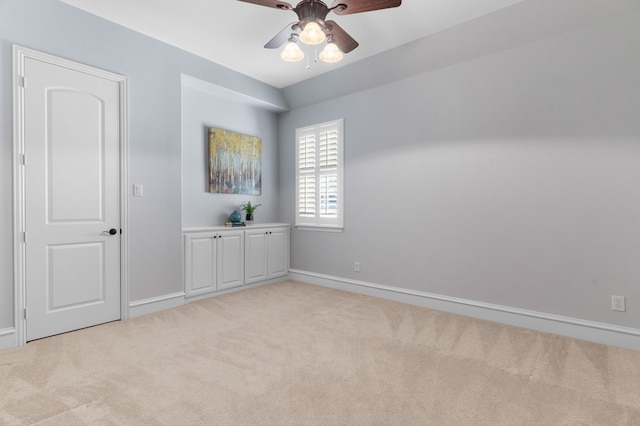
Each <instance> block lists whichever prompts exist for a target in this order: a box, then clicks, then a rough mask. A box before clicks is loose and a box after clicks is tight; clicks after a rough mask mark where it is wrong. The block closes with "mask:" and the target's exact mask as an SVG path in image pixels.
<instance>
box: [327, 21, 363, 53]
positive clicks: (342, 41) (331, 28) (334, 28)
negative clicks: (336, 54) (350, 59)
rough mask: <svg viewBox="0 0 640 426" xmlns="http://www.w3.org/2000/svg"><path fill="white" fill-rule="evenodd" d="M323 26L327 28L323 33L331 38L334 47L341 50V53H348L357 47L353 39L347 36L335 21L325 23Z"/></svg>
mask: <svg viewBox="0 0 640 426" xmlns="http://www.w3.org/2000/svg"><path fill="white" fill-rule="evenodd" d="M324 24H325V25H326V26H327V30H325V33H326V34H327V35H329V34H331V35H332V36H333V41H334V42H335V43H336V46H338V47H339V48H340V50H342V52H344V53H349V52H351V51H352V50H353V49H355V48H356V47H358V46H359V44H358V42H357V41H355V40H354V39H353V37H351V36H350V35H349V34H347V32H346V31H345V30H343V29H342V27H341V26H340V25H338V24H336V21H325V23H324Z"/></svg>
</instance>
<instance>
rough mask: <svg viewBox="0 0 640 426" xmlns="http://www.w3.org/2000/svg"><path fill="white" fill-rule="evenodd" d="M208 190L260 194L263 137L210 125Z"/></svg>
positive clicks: (225, 192) (224, 192) (221, 192)
mask: <svg viewBox="0 0 640 426" xmlns="http://www.w3.org/2000/svg"><path fill="white" fill-rule="evenodd" d="M209 192H215V193H219V194H248V195H261V194H262V139H260V138H258V137H256V136H247V135H243V134H241V133H236V132H231V131H228V130H223V129H217V128H214V127H212V128H210V129H209Z"/></svg>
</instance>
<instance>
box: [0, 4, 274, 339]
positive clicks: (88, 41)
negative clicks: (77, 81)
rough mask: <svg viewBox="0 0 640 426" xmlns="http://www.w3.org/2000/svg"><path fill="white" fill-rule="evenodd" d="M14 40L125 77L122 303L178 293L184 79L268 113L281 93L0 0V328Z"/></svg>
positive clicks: (130, 38) (132, 37)
mask: <svg viewBox="0 0 640 426" xmlns="http://www.w3.org/2000/svg"><path fill="white" fill-rule="evenodd" d="M221 42H222V41H221ZM13 44H19V45H22V46H25V47H30V48H33V49H37V50H41V51H43V52H46V53H50V54H54V55H57V56H60V57H63V58H67V59H71V60H75V61H78V62H81V63H85V64H88V65H92V66H95V67H98V68H102V69H106V70H109V71H112V72H116V73H119V74H122V75H124V76H126V77H128V79H129V182H130V183H131V184H133V183H142V184H144V189H145V192H144V197H142V198H133V197H131V198H130V199H129V229H128V230H125V232H129V255H130V264H129V281H130V295H129V299H130V301H137V300H143V299H146V298H152V297H156V296H162V295H165V294H171V293H174V292H178V291H182V290H183V277H182V242H181V241H182V239H181V229H182V216H181V210H182V209H181V190H182V183H181V160H180V155H181V136H182V135H181V91H182V90H181V74H188V75H192V76H194V77H197V78H199V79H202V80H205V81H209V82H211V83H213V84H218V85H221V84H224V87H226V88H227V90H228V91H230V92H238V93H242V94H243V95H245V96H246V97H247V98H250V99H254V100H259V101H260V102H262V103H263V104H265V105H268V106H269V107H273V108H280V109H282V108H286V102H285V101H284V98H283V96H282V94H281V93H280V92H279V91H278V90H277V89H275V88H273V87H271V86H267V85H265V84H263V83H260V82H257V81H256V80H253V79H250V78H248V77H246V76H243V75H241V74H238V73H236V72H233V71H231V70H229V69H226V68H224V67H221V66H219V65H216V64H213V63H211V62H208V61H205V60H204V59H201V58H199V57H196V56H194V55H190V54H187V53H185V52H183V51H181V50H179V49H176V48H173V47H171V46H168V45H166V44H164V43H161V42H158V41H156V40H153V39H150V38H148V37H145V36H142V35H140V34H138V33H135V32H133V31H130V30H128V29H125V28H123V27H120V26H118V25H115V24H113V23H110V22H108V21H105V20H102V19H99V18H96V17H94V16H92V15H90V14H87V13H85V12H82V11H80V10H78V9H75V8H73V7H70V6H68V5H65V4H63V3H60V2H58V1H56V0H0V71H1V75H0V94H1V101H0V141H1V143H0V196H1V198H0V199H1V200H2V201H1V204H0V329H3V328H10V327H12V326H13V272H12V268H13V267H12V264H13V256H12V229H13V223H12V113H11V111H12V103H11V102H12V101H11V91H12V85H11V74H12V59H11V48H12V45H13ZM212 48H215V46H214V45H212ZM263 120H266V121H268V120H269V119H268V118H266V117H265V118H263ZM273 120H275V118H274V119H273ZM270 126H271V127H269V126H268V127H269V128H273V126H274V124H271V125H270ZM272 140H273V139H272ZM271 195H273V193H271ZM269 202H271V201H269Z"/></svg>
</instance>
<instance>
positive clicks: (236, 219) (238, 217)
mask: <svg viewBox="0 0 640 426" xmlns="http://www.w3.org/2000/svg"><path fill="white" fill-rule="evenodd" d="M241 220H242V216H241V215H240V212H239V211H237V210H234V211H233V213H231V214H230V215H229V222H231V223H237V222H240V221H241Z"/></svg>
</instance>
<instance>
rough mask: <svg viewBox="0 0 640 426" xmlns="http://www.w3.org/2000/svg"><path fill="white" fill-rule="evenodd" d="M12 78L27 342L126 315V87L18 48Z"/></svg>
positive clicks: (19, 289) (20, 286)
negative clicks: (122, 230)
mask: <svg viewBox="0 0 640 426" xmlns="http://www.w3.org/2000/svg"><path fill="white" fill-rule="evenodd" d="M14 75H15V76H16V85H15V92H14V103H15V111H16V114H15V115H16V116H17V117H16V121H15V123H14V125H15V149H14V152H15V157H16V167H15V170H16V171H15V172H14V175H15V177H16V179H15V184H14V186H15V188H14V191H15V194H16V196H15V197H14V205H15V211H16V222H15V223H16V235H15V239H16V242H15V243H16V259H17V260H16V296H17V297H16V331H17V332H18V333H17V334H18V344H24V343H25V342H26V341H28V340H33V339H37V338H41V337H46V336H50V335H53V334H58V333H62V332H66V331H70V330H76V329H79V328H84V327H88V326H92V325H96V324H100V323H104V322H108V321H112V320H117V319H121V318H126V317H127V311H126V307H127V303H126V300H125V299H126V294H127V292H126V286H125V285H123V284H125V283H126V274H125V271H126V261H124V262H123V260H126V253H125V252H126V250H125V249H126V244H125V242H126V237H125V235H126V234H125V235H121V233H120V232H121V229H123V228H125V223H124V219H125V218H126V215H124V214H123V213H124V212H125V211H126V190H124V188H126V184H125V182H126V176H125V174H124V170H125V168H124V165H125V164H126V161H125V160H126V155H125V153H126V151H125V148H126V144H125V142H126V138H125V135H126V132H125V130H124V129H125V128H126V127H125V120H126V115H125V113H124V112H125V106H126V79H125V78H124V77H122V76H118V75H115V74H112V73H108V72H105V71H102V70H97V69H95V68H91V67H87V66H84V65H81V64H76V63H73V62H70V61H66V60H63V59H60V58H56V57H52V56H50V55H45V54H42V53H40V52H35V51H31V50H29V49H24V48H20V47H14ZM110 230H113V231H111V233H110V232H109V231H110ZM114 232H115V233H114ZM121 311H122V312H121ZM21 313H24V314H23V315H20V314H21Z"/></svg>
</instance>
